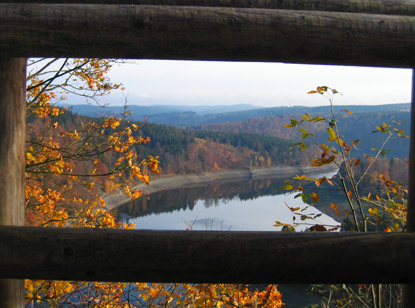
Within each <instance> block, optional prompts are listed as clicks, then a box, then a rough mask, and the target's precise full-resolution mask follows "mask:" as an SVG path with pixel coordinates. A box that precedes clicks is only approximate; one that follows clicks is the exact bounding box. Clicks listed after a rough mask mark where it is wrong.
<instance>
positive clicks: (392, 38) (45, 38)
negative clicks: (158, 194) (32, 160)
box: [0, 0, 415, 308]
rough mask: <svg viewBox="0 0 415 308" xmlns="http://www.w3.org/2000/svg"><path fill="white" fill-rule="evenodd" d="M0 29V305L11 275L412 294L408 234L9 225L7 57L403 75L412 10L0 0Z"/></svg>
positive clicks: (148, 0) (19, 199)
mask: <svg viewBox="0 0 415 308" xmlns="http://www.w3.org/2000/svg"><path fill="white" fill-rule="evenodd" d="M0 29H1V31H0V180H1V182H0V184H1V185H0V224H1V225H4V226H2V227H0V277H1V278H6V279H0V306H1V307H22V306H23V300H22V294H23V287H22V283H21V281H19V280H14V279H12V278H18V279H23V278H39V279H71V280H72V279H73V280H112V281H113V280H122V281H165V282H168V281H171V282H173V281H175V282H180V281H193V282H202V281H203V282H239V283H242V282H258V283H259V282H261V283H271V282H279V283H280V282H296V283H306V282H322V283H324V282H327V283H329V282H330V283H331V282H382V283H386V282H391V283H392V282H396V283H414V284H415V278H414V277H415V275H414V274H415V268H414V267H415V262H414V261H415V260H414V259H415V234H414V233H400V234H347V233H330V234H321V233H320V234H311V233H309V234H308V233H301V234H291V233H277V232H265V233H264V232H247V233H245V232H189V231H186V232H162V231H159V232H156V231H127V230H91V229H88V230H85V229H53V228H29V227H17V226H16V225H19V224H22V223H23V219H22V213H23V209H24V190H23V183H24V157H25V151H24V139H25V138H24V134H25V125H24V119H25V115H24V113H25V111H24V109H25V108H24V106H25V87H24V85H25V67H24V59H17V58H19V57H21V58H26V57H36V56H39V57H110V58H116V57H118V58H150V59H188V60H192V59H197V60H225V61H274V62H291V63H309V64H338V65H362V66H378V67H401V68H413V67H415V2H414V1H410V0H395V1H392V0H379V1H375V0H361V1H359V2H357V1H354V0H304V1H294V0H282V1H270V0H251V1H247V0H211V1H208V0H177V1H173V0H142V1H140V0H125V1H122V0H120V1H118V0H102V1H101V0H89V1H72V0H63V1H59V0H57V1H55V0H43V1H42V0H16V1H14V3H8V2H7V1H0ZM412 102H414V98H413V99H412ZM414 112H415V110H414V108H412V113H414ZM412 118H413V117H412ZM414 136H415V125H414V121H413V120H412V125H411V153H410V166H409V197H408V230H409V231H411V232H413V231H415V206H414V202H415V198H414V188H413V187H414V185H415V168H414V166H415V147H414V139H415V138H414ZM7 225H14V226H7ZM408 288H409V289H410V290H409V291H407V292H406V294H407V295H408V296H406V302H405V307H408V308H409V307H411V308H412V307H415V295H414V294H415V291H414V290H415V288H414V287H411V286H409V287H408ZM411 288H412V289H411Z"/></svg>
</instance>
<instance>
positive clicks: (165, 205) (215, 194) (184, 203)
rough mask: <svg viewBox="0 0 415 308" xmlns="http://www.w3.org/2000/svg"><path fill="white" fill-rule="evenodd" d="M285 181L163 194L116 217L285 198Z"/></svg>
mask: <svg viewBox="0 0 415 308" xmlns="http://www.w3.org/2000/svg"><path fill="white" fill-rule="evenodd" d="M284 181H285V178H284V179H282V178H268V179H258V180H251V181H240V182H232V183H214V184H208V185H205V186H198V187H190V188H180V189H174V190H167V191H161V192H156V193H153V194H150V195H148V196H142V197H140V198H138V199H136V200H134V201H130V202H128V203H126V204H124V205H122V206H120V207H118V208H117V209H115V210H114V211H113V213H114V214H115V215H116V216H117V217H118V218H119V217H120V216H129V217H131V218H135V217H141V216H146V215H150V214H157V213H171V212H173V211H178V210H181V209H183V210H186V209H193V208H194V206H195V205H196V203H197V201H199V200H204V206H205V207H211V206H218V205H219V201H221V202H223V203H227V202H228V201H230V200H233V199H239V200H241V201H244V200H253V199H256V198H258V197H261V196H269V195H277V194H284V191H282V190H277V188H278V187H281V186H283V185H284Z"/></svg>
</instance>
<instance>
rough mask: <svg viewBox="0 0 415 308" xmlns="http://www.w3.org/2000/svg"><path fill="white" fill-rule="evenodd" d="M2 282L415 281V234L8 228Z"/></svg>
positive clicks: (0, 259)
mask: <svg viewBox="0 0 415 308" xmlns="http://www.w3.org/2000/svg"><path fill="white" fill-rule="evenodd" d="M0 251H2V253H1V254H0V276H1V277H8V278H33V279H65V280H66V279H67V280H90V281H94V280H100V281H143V282H221V283H335V282H337V283H364V282H377V283H380V282H382V283H386V282H389V283H408V282H415V275H414V274H415V234H409V233H395V234H391V233H382V234H357V233H352V234H348V233H330V234H328V233H293V234H290V233H284V232H226V231H225V232H211V231H199V232H197V231H139V230H109V229H107V230H103V229H72V228H65V229H56V228H29V227H0Z"/></svg>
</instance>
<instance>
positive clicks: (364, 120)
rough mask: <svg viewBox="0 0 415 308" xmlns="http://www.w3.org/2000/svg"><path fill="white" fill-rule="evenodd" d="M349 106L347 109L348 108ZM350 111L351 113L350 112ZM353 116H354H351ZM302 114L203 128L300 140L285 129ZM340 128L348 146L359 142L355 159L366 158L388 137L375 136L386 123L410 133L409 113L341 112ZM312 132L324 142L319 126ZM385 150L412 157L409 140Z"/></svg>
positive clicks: (393, 143)
mask: <svg viewBox="0 0 415 308" xmlns="http://www.w3.org/2000/svg"><path fill="white" fill-rule="evenodd" d="M349 107H350V106H348V108H349ZM347 110H348V109H347ZM327 112H328V108H326V112H325V113H321V114H318V115H320V116H323V117H324V116H326V115H327ZM352 113H353V112H352ZM301 118H302V115H301V114H298V113H297V114H284V115H278V116H268V117H257V118H251V119H249V120H246V121H240V122H226V123H217V124H207V125H203V126H202V128H203V129H204V130H209V131H210V130H211V131H223V132H232V133H253V134H264V135H267V136H273V137H279V138H285V139H289V140H300V139H301V133H300V132H298V131H297V130H295V129H291V128H289V127H284V125H286V124H288V123H290V120H291V119H296V120H300V119H301ZM337 120H338V121H337V125H338V129H339V132H340V134H341V135H343V136H344V139H345V141H346V142H348V143H350V142H351V141H353V140H357V139H359V140H360V142H359V145H358V151H356V152H355V153H354V155H356V156H363V155H364V154H368V155H371V154H372V153H373V151H372V150H371V149H372V148H379V147H380V146H381V145H382V143H383V141H384V139H385V138H386V136H385V135H384V134H380V133H373V131H375V130H376V127H377V126H379V125H382V124H383V123H386V124H388V125H393V123H392V122H391V121H402V122H406V123H405V124H402V125H400V126H399V128H404V130H405V132H407V133H409V120H410V113H409V111H404V110H402V111H377V112H358V111H357V112H355V113H353V114H351V115H350V114H349V113H347V112H342V111H341V110H340V111H339V112H338V113H337ZM308 128H309V130H310V131H311V132H313V133H315V135H316V140H317V142H320V143H321V142H324V140H325V138H326V137H325V136H326V134H327V131H325V129H321V126H320V125H319V123H312V124H311V123H310V126H309V127H308ZM386 149H393V152H390V153H389V152H387V155H388V156H389V157H401V158H402V157H406V156H408V153H409V140H408V139H402V138H392V139H391V140H390V141H389V142H388V144H387V146H386Z"/></svg>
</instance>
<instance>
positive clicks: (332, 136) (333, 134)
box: [327, 126, 336, 141]
mask: <svg viewBox="0 0 415 308" xmlns="http://www.w3.org/2000/svg"><path fill="white" fill-rule="evenodd" d="M327 132H328V133H329V141H333V140H336V133H335V132H334V130H333V129H332V128H331V127H330V126H328V127H327Z"/></svg>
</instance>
